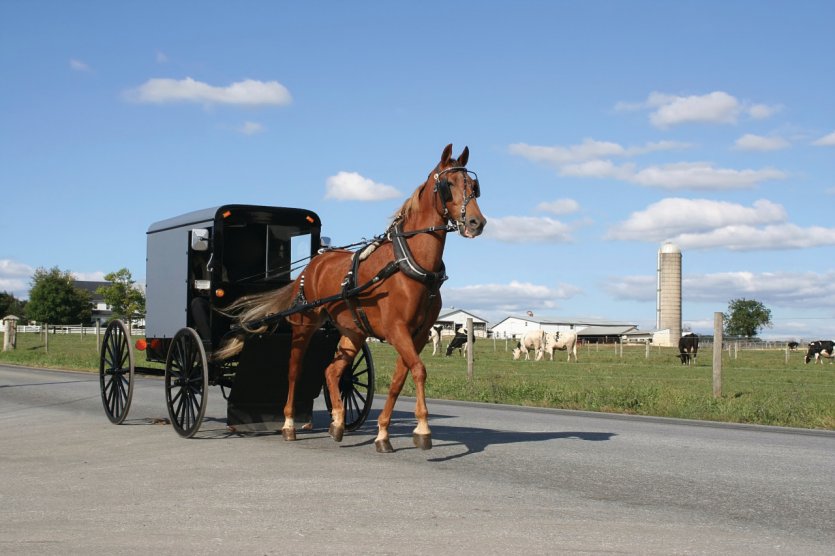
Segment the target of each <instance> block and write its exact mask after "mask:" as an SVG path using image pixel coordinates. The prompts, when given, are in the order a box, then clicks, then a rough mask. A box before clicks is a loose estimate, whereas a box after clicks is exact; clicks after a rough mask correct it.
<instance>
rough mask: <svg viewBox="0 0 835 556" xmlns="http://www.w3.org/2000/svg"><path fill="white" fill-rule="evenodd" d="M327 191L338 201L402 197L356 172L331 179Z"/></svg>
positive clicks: (326, 186)
mask: <svg viewBox="0 0 835 556" xmlns="http://www.w3.org/2000/svg"><path fill="white" fill-rule="evenodd" d="M325 189H326V193H325V198H326V199H336V200H338V201H384V200H386V199H395V198H397V197H401V196H402V195H401V193H400V191H398V190H397V189H396V188H394V187H392V186H390V185H384V184H381V183H376V182H374V181H372V180H370V179H368V178H364V177H362V176H361V175H359V174H357V173H356V172H339V173H338V174H337V175H335V176H331V177H329V178H328V179H327V182H326V184H325ZM491 223H492V222H491Z"/></svg>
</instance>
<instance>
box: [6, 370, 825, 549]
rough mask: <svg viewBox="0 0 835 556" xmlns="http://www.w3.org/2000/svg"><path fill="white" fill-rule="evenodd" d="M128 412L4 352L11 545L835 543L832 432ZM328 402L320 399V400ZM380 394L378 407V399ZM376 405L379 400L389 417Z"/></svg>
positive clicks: (570, 417) (496, 413)
mask: <svg viewBox="0 0 835 556" xmlns="http://www.w3.org/2000/svg"><path fill="white" fill-rule="evenodd" d="M137 382H138V384H137V388H136V392H135V395H134V401H133V406H132V408H131V413H130V417H129V419H128V422H127V424H125V425H122V426H115V425H111V424H110V423H109V421H107V419H106V417H105V416H104V413H103V411H102V409H101V403H100V400H99V391H98V378H97V376H92V375H89V374H80V373H70V372H53V371H35V370H28V369H21V368H13V367H3V366H0V553H2V554H57V553H60V554H62V555H64V554H85V555H88V554H108V555H110V554H178V555H179V554H317V555H319V554H433V555H437V554H456V555H462V554H479V555H481V554H576V553H594V554H599V553H626V554H673V553H676V554H757V555H761V554H804V555H809V554H832V553H833V547H835V434H832V433H813V432H811V431H806V432H804V431H794V432H791V431H788V430H786V429H773V428H764V427H734V426H723V425H708V424H705V423H688V422H683V421H677V420H668V419H645V418H634V417H617V416H607V415H598V414H589V413H579V412H564V411H548V410H525V409H520V408H511V407H497V406H490V405H478V404H463V403H446V402H440V401H433V402H431V403H430V411H431V412H432V417H433V418H432V421H431V423H432V427H433V433H434V442H435V448H434V449H433V450H431V451H428V452H421V451H419V450H416V449H414V448H413V447H412V446H411V440H410V434H411V429H412V427H413V426H414V424H413V417H412V414H411V411H412V403H411V402H410V401H403V402H402V403H401V404H399V405H398V407H397V413H396V415H395V417H396V420H395V421H394V427H393V429H392V433H393V438H392V440H393V444H394V448H395V450H396V452H395V453H394V454H388V455H382V454H377V453H375V451H374V446H373V436H374V423H373V421H372V420H369V422H368V423H367V424H366V427H365V428H364V429H363V430H361V431H359V432H357V433H353V434H350V435H347V434H346V436H345V440H344V441H343V442H342V443H341V444H337V443H335V442H333V441H332V440H330V439H329V438H328V437H327V433H326V430H325V429H326V426H327V421H326V418H327V415H326V414H325V412H324V409H323V407H322V406H321V405H317V412H316V415H315V418H316V420H317V422H316V425H317V428H316V430H314V431H313V432H311V433H308V434H303V435H300V436H299V438H300V439H299V441H297V442H295V443H285V442H284V441H283V440H282V439H281V437H280V436H278V435H275V434H262V435H234V434H229V433H228V432H227V431H226V430H225V423H224V416H225V405H224V403H223V400H222V399H221V398H220V393H219V391H217V390H213V393H217V399H215V398H212V399H211V400H210V403H209V409H208V412H207V421H206V422H205V424H204V426H203V428H202V429H201V431H200V433H199V434H198V438H196V439H192V440H184V439H181V438H179V437H178V436H177V435H176V434H175V433H174V432H173V430H172V429H171V426H170V425H164V424H157V422H158V421H159V420H160V419H162V418H165V417H166V410H165V406H164V403H163V388H162V383H161V382H160V381H159V380H157V379H145V378H140V379H138V381H137ZM317 404H319V401H317ZM375 406H376V404H375ZM376 413H377V411H376V410H375V411H374V412H373V413H372V418H373V417H375V415H376Z"/></svg>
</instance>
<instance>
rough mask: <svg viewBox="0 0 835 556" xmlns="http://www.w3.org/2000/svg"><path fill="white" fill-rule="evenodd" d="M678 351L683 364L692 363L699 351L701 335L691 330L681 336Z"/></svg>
mask: <svg viewBox="0 0 835 556" xmlns="http://www.w3.org/2000/svg"><path fill="white" fill-rule="evenodd" d="M678 353H679V355H678V356H679V357H680V358H681V364H682V365H692V364H693V360H695V359H696V355H697V354H698V353H699V337H698V336H696V335H695V334H693V333H692V332H691V333H689V334H685V335H684V336H682V337H681V338H679V339H678Z"/></svg>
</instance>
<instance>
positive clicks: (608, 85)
mask: <svg viewBox="0 0 835 556" xmlns="http://www.w3.org/2000/svg"><path fill="white" fill-rule="evenodd" d="M834 21H835V3H833V2H828V1H817V2H816V1H801V2H773V1H756V2H755V1H745V2H740V1H722V2H718V1H717V2H708V1H698V2H684V1H682V2H661V1H658V2H648V1H633V2H614V1H612V2H603V1H600V2H594V1H583V2H579V1H577V2H557V1H554V2H545V1H541V2H530V1H517V2H489V1H488V2H485V1H478V2H475V1H473V2H433V1H427V2H305V3H301V2H266V1H262V2H237V3H233V2H219V1H217V2H212V1H208V2H188V1H185V2H157V1H144V2H109V1H108V2H96V1H85V2H63V1H54V2H45V1H38V0H30V1H16V0H4V1H2V2H0V75H2V81H1V83H2V85H0V188H1V189H2V205H0V206H2V208H3V210H2V219H0V232H1V233H2V237H3V238H4V239H3V241H2V242H0V290H5V291H9V292H13V293H15V295H17V296H19V297H23V298H25V297H26V296H27V295H28V288H29V282H30V278H31V275H32V272H33V270H34V269H35V268H37V267H46V268H50V267H53V266H58V267H59V268H61V269H62V270H70V271H72V272H74V273H75V274H76V275H78V276H79V277H80V278H85V279H96V278H100V277H101V276H103V275H104V274H105V273H107V272H111V271H114V270H118V269H119V268H122V267H126V268H128V269H129V270H130V271H131V272H132V274H133V276H134V278H135V279H136V280H138V281H140V282H142V281H144V277H145V231H146V229H147V227H148V225H149V224H151V223H152V222H154V221H157V220H161V219H164V218H168V217H171V216H175V215H178V214H181V213H184V212H188V211H191V210H196V209H200V208H205V207H209V206H214V205H219V204H223V203H230V202H237V203H253V204H267V205H279V206H299V207H305V208H310V209H313V210H315V211H316V212H318V213H319V214H320V216H321V217H322V220H323V222H324V233H325V235H329V236H331V237H332V238H333V240H334V243H335V244H337V245H340V244H346V243H352V242H355V241H358V240H360V239H362V238H363V237H371V236H373V235H376V234H378V233H380V232H382V231H383V230H384V229H385V228H386V226H387V224H388V221H389V217H390V215H391V214H392V213H393V212H394V210H395V209H397V208H398V206H399V205H400V204H401V202H402V200H403V199H404V198H405V197H406V196H407V195H408V194H410V193H411V191H412V190H413V189H414V188H415V187H417V185H419V184H420V183H421V182H422V181H423V180H424V179H425V177H426V175H427V174H428V172H429V171H430V170H431V169H432V167H433V166H434V165H435V164H436V163H437V161H438V160H439V157H440V154H441V151H442V150H443V148H444V146H445V145H446V144H447V143H453V144H454V148H455V152H456V153H458V152H460V151H461V149H462V148H463V147H464V146H465V145H468V146H469V148H470V153H471V154H470V163H469V167H470V169H471V170H474V171H476V172H478V174H479V177H480V181H481V185H482V197H481V199H480V200H479V201H480V206H481V209H482V211H483V212H484V213H485V215H486V216H487V218H488V224H487V228H486V230H485V234H484V235H483V236H482V237H480V238H477V239H475V240H465V239H463V238H460V237H450V239H449V241H448V242H447V250H446V253H445V261H446V266H447V272H448V273H449V275H450V280H449V281H448V282H447V283H446V284H445V286H444V288H443V290H442V294H443V297H444V305H445V307H457V308H462V309H466V310H468V311H470V312H473V313H475V314H477V315H480V316H483V317H485V318H487V319H488V320H491V321H493V322H496V321H498V320H500V319H501V318H504V317H505V316H507V315H508V314H519V313H524V312H526V311H529V310H530V311H533V312H534V313H535V314H536V315H538V316H543V317H551V318H559V317H575V318H576V317H589V318H591V317H594V318H602V319H607V320H614V321H628V322H634V323H637V324H639V325H640V328H641V329H644V330H650V329H652V328H654V325H655V287H656V286H655V267H656V253H657V250H658V248H659V247H660V245H661V244H662V243H663V241H665V240H672V241H673V242H674V243H676V244H677V245H679V246H680V247H681V249H682V252H683V297H684V302H683V311H682V313H683V320H684V324H685V327H689V328H692V329H694V330H696V331H704V332H707V331H709V330H710V329H711V327H712V320H713V313H714V312H715V311H724V310H726V309H727V304H728V301H729V300H730V299H732V298H739V297H746V298H749V299H751V298H753V299H757V300H760V301H762V302H763V303H765V304H766V306H768V307H769V308H770V309H771V310H772V314H773V315H772V316H773V320H774V327H773V328H772V329H770V330H765V331H764V333H763V334H762V335H763V336H764V337H778V338H806V339H817V338H818V337H827V338H831V337H833V336H835V261H833V247H835V218H833V216H834V213H833V210H832V209H833V203H834V202H835V101H833V90H835V56H833V54H835V33H833V32H832V23H833V22H834Z"/></svg>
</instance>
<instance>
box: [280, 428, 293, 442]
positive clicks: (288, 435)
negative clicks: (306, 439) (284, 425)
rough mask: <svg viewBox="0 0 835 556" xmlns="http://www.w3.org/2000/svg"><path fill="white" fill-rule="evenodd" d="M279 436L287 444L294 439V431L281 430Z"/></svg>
mask: <svg viewBox="0 0 835 556" xmlns="http://www.w3.org/2000/svg"><path fill="white" fill-rule="evenodd" d="M281 436H283V437H284V440H287V441H288V442H289V441H291V440H295V439H296V429H281Z"/></svg>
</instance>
